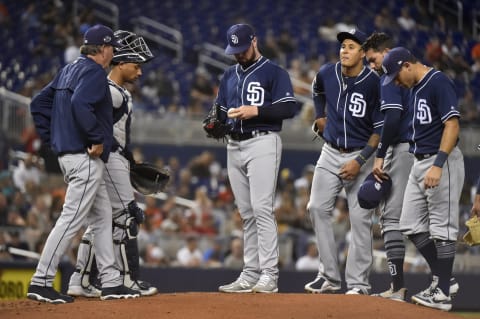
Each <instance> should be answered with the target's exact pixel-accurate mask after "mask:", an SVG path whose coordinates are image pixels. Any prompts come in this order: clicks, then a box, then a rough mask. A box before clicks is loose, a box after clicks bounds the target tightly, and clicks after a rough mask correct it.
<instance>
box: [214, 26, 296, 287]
mask: <svg viewBox="0 0 480 319" xmlns="http://www.w3.org/2000/svg"><path fill="white" fill-rule="evenodd" d="M227 41H228V45H227V47H226V49H225V53H226V54H230V55H234V56H235V59H236V60H237V62H238V63H237V64H236V65H234V66H231V67H230V68H228V69H227V70H226V71H225V73H224V74H223V77H222V79H221V82H220V87H219V91H218V96H217V98H216V103H217V104H218V105H220V106H221V112H220V113H221V114H220V117H221V119H222V120H224V121H226V122H227V123H229V124H230V125H231V131H230V132H229V137H228V145H227V170H228V177H229V179H230V182H231V185H232V190H233V193H234V195H235V199H236V204H237V206H238V209H239V211H240V215H241V217H242V220H243V231H244V250H243V252H244V267H243V271H242V272H241V274H240V276H239V277H238V279H237V280H235V281H234V282H233V283H230V284H228V285H224V286H220V287H219V290H220V291H221V292H237V293H241V292H261V293H274V292H277V291H278V286H277V280H278V257H279V254H278V240H277V224H276V221H275V216H274V214H273V203H274V198H275V189H276V182H277V176H278V170H279V166H280V158H281V153H282V141H281V139H280V136H279V135H278V134H277V132H278V131H280V130H281V128H282V121H283V119H286V118H291V117H293V116H294V115H295V112H296V110H297V108H296V99H295V97H294V94H293V88H292V84H291V82H290V78H289V76H288V73H287V72H286V71H285V70H284V69H282V68H281V67H279V66H278V65H276V64H275V63H273V62H272V61H270V60H269V59H267V58H265V57H263V56H262V55H261V53H260V52H259V50H258V42H257V37H256V36H255V32H254V30H253V28H252V27H251V26H250V25H247V24H236V25H233V26H231V27H230V28H229V29H228V31H227ZM227 113H228V114H227Z"/></svg>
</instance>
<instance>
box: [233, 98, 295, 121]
mask: <svg viewBox="0 0 480 319" xmlns="http://www.w3.org/2000/svg"><path fill="white" fill-rule="evenodd" d="M296 106H297V104H296V103H295V102H281V103H276V104H272V105H269V106H267V107H265V106H263V107H258V106H255V105H242V106H239V107H237V108H234V109H230V112H228V117H230V118H238V119H240V120H248V119H251V118H252V117H258V118H261V119H266V120H283V119H288V118H292V117H293V116H294V115H295V113H296Z"/></svg>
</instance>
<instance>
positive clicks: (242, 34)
mask: <svg viewBox="0 0 480 319" xmlns="http://www.w3.org/2000/svg"><path fill="white" fill-rule="evenodd" d="M254 37H255V31H254V30H253V28H252V27H251V26H250V25H248V24H235V25H232V26H231V27H230V28H229V29H228V31H227V42H228V45H227V47H226V48H225V54H230V55H232V54H238V53H242V52H245V51H246V50H247V49H248V48H249V47H250V45H251V44H252V40H253V38H254Z"/></svg>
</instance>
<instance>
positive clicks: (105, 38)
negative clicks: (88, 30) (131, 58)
mask: <svg viewBox="0 0 480 319" xmlns="http://www.w3.org/2000/svg"><path fill="white" fill-rule="evenodd" d="M110 41H112V38H111V37H110V36H108V35H106V36H104V37H103V43H110Z"/></svg>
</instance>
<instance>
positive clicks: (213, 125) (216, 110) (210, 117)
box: [203, 103, 230, 140]
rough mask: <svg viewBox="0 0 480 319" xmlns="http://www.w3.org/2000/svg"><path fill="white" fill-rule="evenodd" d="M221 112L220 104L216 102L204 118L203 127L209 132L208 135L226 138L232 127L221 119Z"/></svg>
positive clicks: (218, 138) (215, 137)
mask: <svg viewBox="0 0 480 319" xmlns="http://www.w3.org/2000/svg"><path fill="white" fill-rule="evenodd" d="M220 112H221V111H220V105H218V104H217V103H215V104H213V105H212V108H211V109H210V111H209V112H208V114H207V117H206V118H205V119H204V120H203V129H204V130H205V132H207V137H210V138H214V139H217V140H220V139H224V138H225V135H227V134H228V132H229V131H230V127H229V126H228V125H227V124H225V123H223V122H222V121H221V120H220Z"/></svg>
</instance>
